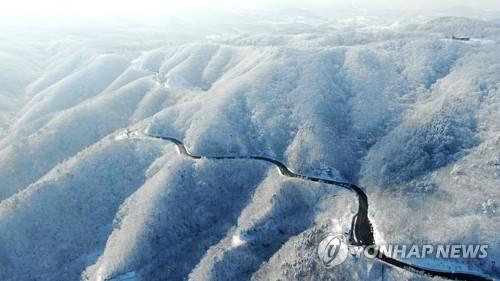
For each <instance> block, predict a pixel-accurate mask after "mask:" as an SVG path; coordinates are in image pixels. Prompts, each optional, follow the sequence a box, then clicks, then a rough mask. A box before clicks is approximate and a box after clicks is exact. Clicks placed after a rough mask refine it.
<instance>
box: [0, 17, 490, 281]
mask: <svg viewBox="0 0 500 281" xmlns="http://www.w3.org/2000/svg"><path fill="white" fill-rule="evenodd" d="M309 16H310V17H311V18H310V20H308V19H309V18H307V17H305V16H294V17H292V18H285V19H280V20H276V21H274V22H271V21H270V20H269V19H268V18H265V17H263V18H258V19H259V20H256V21H255V23H254V24H247V25H245V24H242V23H241V22H244V20H243V19H241V22H233V23H227V22H224V23H223V24H220V26H208V25H206V26H204V29H203V30H202V31H199V30H197V31H196V32H194V31H193V29H191V27H190V26H191V25H192V24H194V25H199V23H197V22H195V23H189V22H181V21H177V20H176V21H175V22H169V23H168V24H165V26H164V28H165V30H166V31H165V30H163V29H162V28H159V27H155V28H153V27H148V26H140V27H137V26H134V29H133V30H130V29H127V28H126V27H127V26H128V25H124V26H117V27H113V28H110V29H105V30H100V32H102V33H100V35H99V36H92V35H91V34H86V33H85V32H82V31H75V30H59V31H58V32H60V33H59V34H62V35H61V36H62V38H65V39H60V38H61V37H58V36H57V35H54V36H41V35H40V34H35V35H33V34H31V35H30V36H28V37H26V38H25V39H23V40H22V41H19V40H17V35H16V34H6V35H5V37H6V39H5V40H4V41H2V42H1V43H0V84H1V85H2V87H1V89H0V136H1V138H0V179H1V180H0V280H79V279H81V280H184V279H190V280H367V279H374V280H375V279H376V278H379V279H378V280H380V278H386V279H384V280H403V279H411V280H417V279H413V278H426V277H422V276H419V275H417V274H415V273H411V272H407V271H404V270H401V269H395V268H391V267H388V266H386V265H383V264H382V263H380V262H377V261H373V260H368V259H357V258H354V257H352V258H351V257H349V258H348V259H347V261H346V262H345V263H343V264H342V265H339V266H338V267H335V268H334V269H330V270H326V269H324V268H322V267H321V266H320V264H319V263H318V261H317V259H316V256H315V255H316V248H315V247H316V246H317V242H318V240H319V239H320V238H321V237H322V235H324V234H325V233H327V232H329V231H337V232H344V231H346V230H348V229H349V228H350V222H351V217H352V216H353V215H354V213H355V212H356V210H357V203H356V202H357V201H356V197H355V194H353V193H350V192H349V191H347V190H343V189H340V188H339V189H336V188H332V187H331V186H328V185H325V184H321V183H310V182H305V181H302V180H300V179H287V178H284V177H282V176H280V174H279V173H278V171H277V170H276V169H275V168H274V167H273V166H271V165H268V164H265V163H261V162H256V161H250V160H223V161H222V160H208V159H201V160H193V159H189V158H186V157H184V156H182V155H179V154H178V153H177V151H176V150H175V146H174V145H173V144H171V143H168V142H165V141H162V140H159V139H154V138H147V137H134V136H133V135H132V136H131V135H130V134H129V135H127V134H126V132H127V129H129V130H137V131H141V132H144V133H145V134H151V135H159V136H171V137H176V138H178V139H181V140H183V141H184V143H185V144H186V146H187V147H188V148H189V150H190V151H192V152H194V153H196V154H199V155H205V156H211V155H262V156H269V157H273V158H275V159H278V160H280V161H282V162H283V163H286V165H287V166H288V167H290V168H291V169H293V170H295V171H297V172H300V173H302V174H308V175H317V176H323V177H329V178H333V179H339V180H346V181H350V182H354V183H358V184H359V185H360V186H363V187H364V189H365V191H366V194H367V195H368V198H369V203H370V209H369V216H370V218H371V220H372V223H373V225H374V230H375V238H376V241H377V242H385V243H406V244H411V243H414V244H416V243H431V244H432V243H451V244H453V243H455V244H456V243H470V244H489V245H490V248H489V251H488V257H487V258H486V259H482V260H470V259H467V260H466V259H464V260H452V261H440V260H431V261H426V262H427V263H431V264H433V266H435V267H437V268H443V269H449V270H454V269H460V270H461V269H464V268H465V269H466V270H469V271H473V272H481V273H483V274H487V275H490V276H496V277H497V278H499V276H500V267H499V263H498V261H499V260H500V248H499V246H500V236H499V234H498V233H500V216H499V212H498V209H497V207H498V204H500V189H499V184H500V122H499V121H498V120H500V90H499V87H500V60H499V59H498V58H499V57H500V24H498V22H495V21H482V20H475V19H467V18H454V17H445V18H438V19H434V20H431V21H427V22H423V23H420V24H414V23H412V24H386V25H377V26H375V25H372V24H370V23H369V22H368V23H366V24H360V23H359V21H358V22H356V23H355V24H350V23H349V21H344V22H342V23H339V21H337V20H335V21H330V20H329V19H321V20H320V19H317V18H314V16H312V15H309ZM239 17H240V16H238V15H236V16H234V18H231V19H233V20H234V19H235V18H236V19H237V18H239ZM313 18H314V20H313ZM170 24H171V25H170ZM172 26H174V27H175V26H184V27H185V28H186V30H187V31H186V33H182V32H178V31H177V30H176V29H175V28H174V27H172ZM174 30H175V32H174ZM35 33H36V32H35ZM139 34H140V36H139ZM453 34H458V35H465V36H471V37H472V38H471V40H470V41H456V40H451V39H450V35H453ZM106 35H109V38H108V37H106ZM169 36H170V37H169ZM143 42H144V43H143ZM418 280H420V279H418Z"/></svg>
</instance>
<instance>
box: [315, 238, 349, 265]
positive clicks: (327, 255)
mask: <svg viewBox="0 0 500 281" xmlns="http://www.w3.org/2000/svg"><path fill="white" fill-rule="evenodd" d="M346 241H347V240H346V237H345V236H344V235H342V234H336V235H335V234H328V236H326V237H325V238H324V239H323V240H321V242H320V243H319V245H318V257H319V259H320V261H321V264H323V266H324V267H326V268H332V267H334V266H336V265H339V264H341V263H343V262H344V261H345V259H346V258H347V256H348V254H349V248H348V247H347V242H346Z"/></svg>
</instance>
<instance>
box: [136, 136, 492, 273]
mask: <svg viewBox="0 0 500 281" xmlns="http://www.w3.org/2000/svg"><path fill="white" fill-rule="evenodd" d="M132 132H133V133H135V134H136V136H139V137H149V138H155V139H161V140H166V141H169V142H172V143H174V144H175V145H176V146H177V149H178V150H179V153H180V154H182V155H185V156H187V157H190V158H193V159H201V158H205V159H216V160H223V159H226V160H231V159H252V160H260V161H265V162H268V163H271V164H273V165H275V166H276V167H277V168H278V169H279V171H280V173H281V175H283V176H286V177H290V178H297V179H302V180H307V181H313V182H319V183H324V184H330V185H335V186H339V187H342V188H346V189H348V190H350V191H353V192H355V193H356V195H357V197H358V212H357V213H356V214H355V215H354V217H353V218H352V222H351V237H350V240H351V242H350V243H351V245H354V246H361V247H363V248H366V247H369V246H372V247H374V246H376V244H375V238H374V236H373V227H372V224H371V222H370V219H369V218H368V197H367V196H366V194H365V192H364V191H363V190H362V189H361V188H360V187H359V186H357V185H355V184H352V183H349V182H341V181H334V180H330V179H323V178H318V177H310V176H305V175H301V174H298V173H295V172H293V171H291V170H290V169H289V168H288V167H287V166H286V165H285V164H283V163H282V162H280V161H278V160H275V159H272V158H269V157H264V156H200V155H194V154H191V153H190V152H189V151H188V150H187V148H186V146H185V145H184V143H183V142H182V141H180V140H178V139H176V138H172V137H165V136H154V135H146V134H141V135H137V133H139V132H137V131H127V136H128V137H131V136H130V133H132ZM374 251H377V254H376V258H377V259H378V260H380V261H382V262H385V263H387V264H390V265H392V266H395V267H399V268H402V269H405V270H410V271H413V272H419V273H422V274H427V275H429V276H439V277H443V278H447V279H452V280H471V281H476V280H478V281H483V280H493V279H491V278H488V277H485V276H480V275H476V274H472V273H466V272H447V271H440V270H435V269H430V268H425V267H421V266H418V265H412V264H408V263H405V262H403V261H400V260H397V259H394V258H391V257H388V256H386V255H384V254H382V253H380V252H378V250H377V249H376V247H375V249H374Z"/></svg>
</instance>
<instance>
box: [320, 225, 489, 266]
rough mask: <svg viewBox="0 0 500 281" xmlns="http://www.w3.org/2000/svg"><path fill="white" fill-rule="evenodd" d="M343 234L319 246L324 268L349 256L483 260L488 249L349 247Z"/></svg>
mask: <svg viewBox="0 0 500 281" xmlns="http://www.w3.org/2000/svg"><path fill="white" fill-rule="evenodd" d="M347 241H348V239H347V237H346V236H344V235H343V234H332V233H330V234H328V235H327V236H326V237H325V238H323V240H321V242H320V243H319V245H318V248H317V250H318V258H319V260H320V261H321V264H322V265H323V266H324V267H326V268H332V267H334V266H336V265H339V264H341V263H343V262H344V261H345V260H346V258H347V256H348V255H352V256H353V257H357V258H360V257H365V258H368V259H374V258H377V257H378V258H382V257H383V256H389V257H392V258H396V259H401V260H404V259H425V258H435V259H485V258H486V257H487V256H488V251H487V250H488V247H489V246H488V245H486V244H476V245H465V244H453V245H450V244H448V245H446V244H439V245H429V244H424V245H389V244H387V245H377V246H375V245H370V246H367V247H356V246H351V245H350V244H348V243H347Z"/></svg>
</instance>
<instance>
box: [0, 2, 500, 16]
mask: <svg viewBox="0 0 500 281" xmlns="http://www.w3.org/2000/svg"><path fill="white" fill-rule="evenodd" d="M335 6H337V7H338V6H341V7H343V8H349V7H355V8H365V9H373V8H377V9H382V10H383V9H384V8H388V9H389V8H390V9H412V10H415V9H417V10H420V9H443V8H449V7H454V6H473V7H475V8H482V9H495V10H500V0H474V1H471V0H408V1H407V0H353V1H343V0H251V1H250V0H245V1H235V0H232V1H230V0H212V1H202V0H180V1H172V0H136V1H132V0H12V1H3V3H0V16H2V15H3V16H5V15H10V16H15V15H23V16H27V17H52V16H55V15H83V16H94V17H108V16H124V17H129V16H130V17H141V16H149V15H158V14H163V13H175V12H176V11H178V10H189V9H206V8H208V7H210V8H213V7H229V8H240V7H243V8H266V7H274V8H276V7H280V8H283V7H300V8H315V7H316V8H317V7H335Z"/></svg>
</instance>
